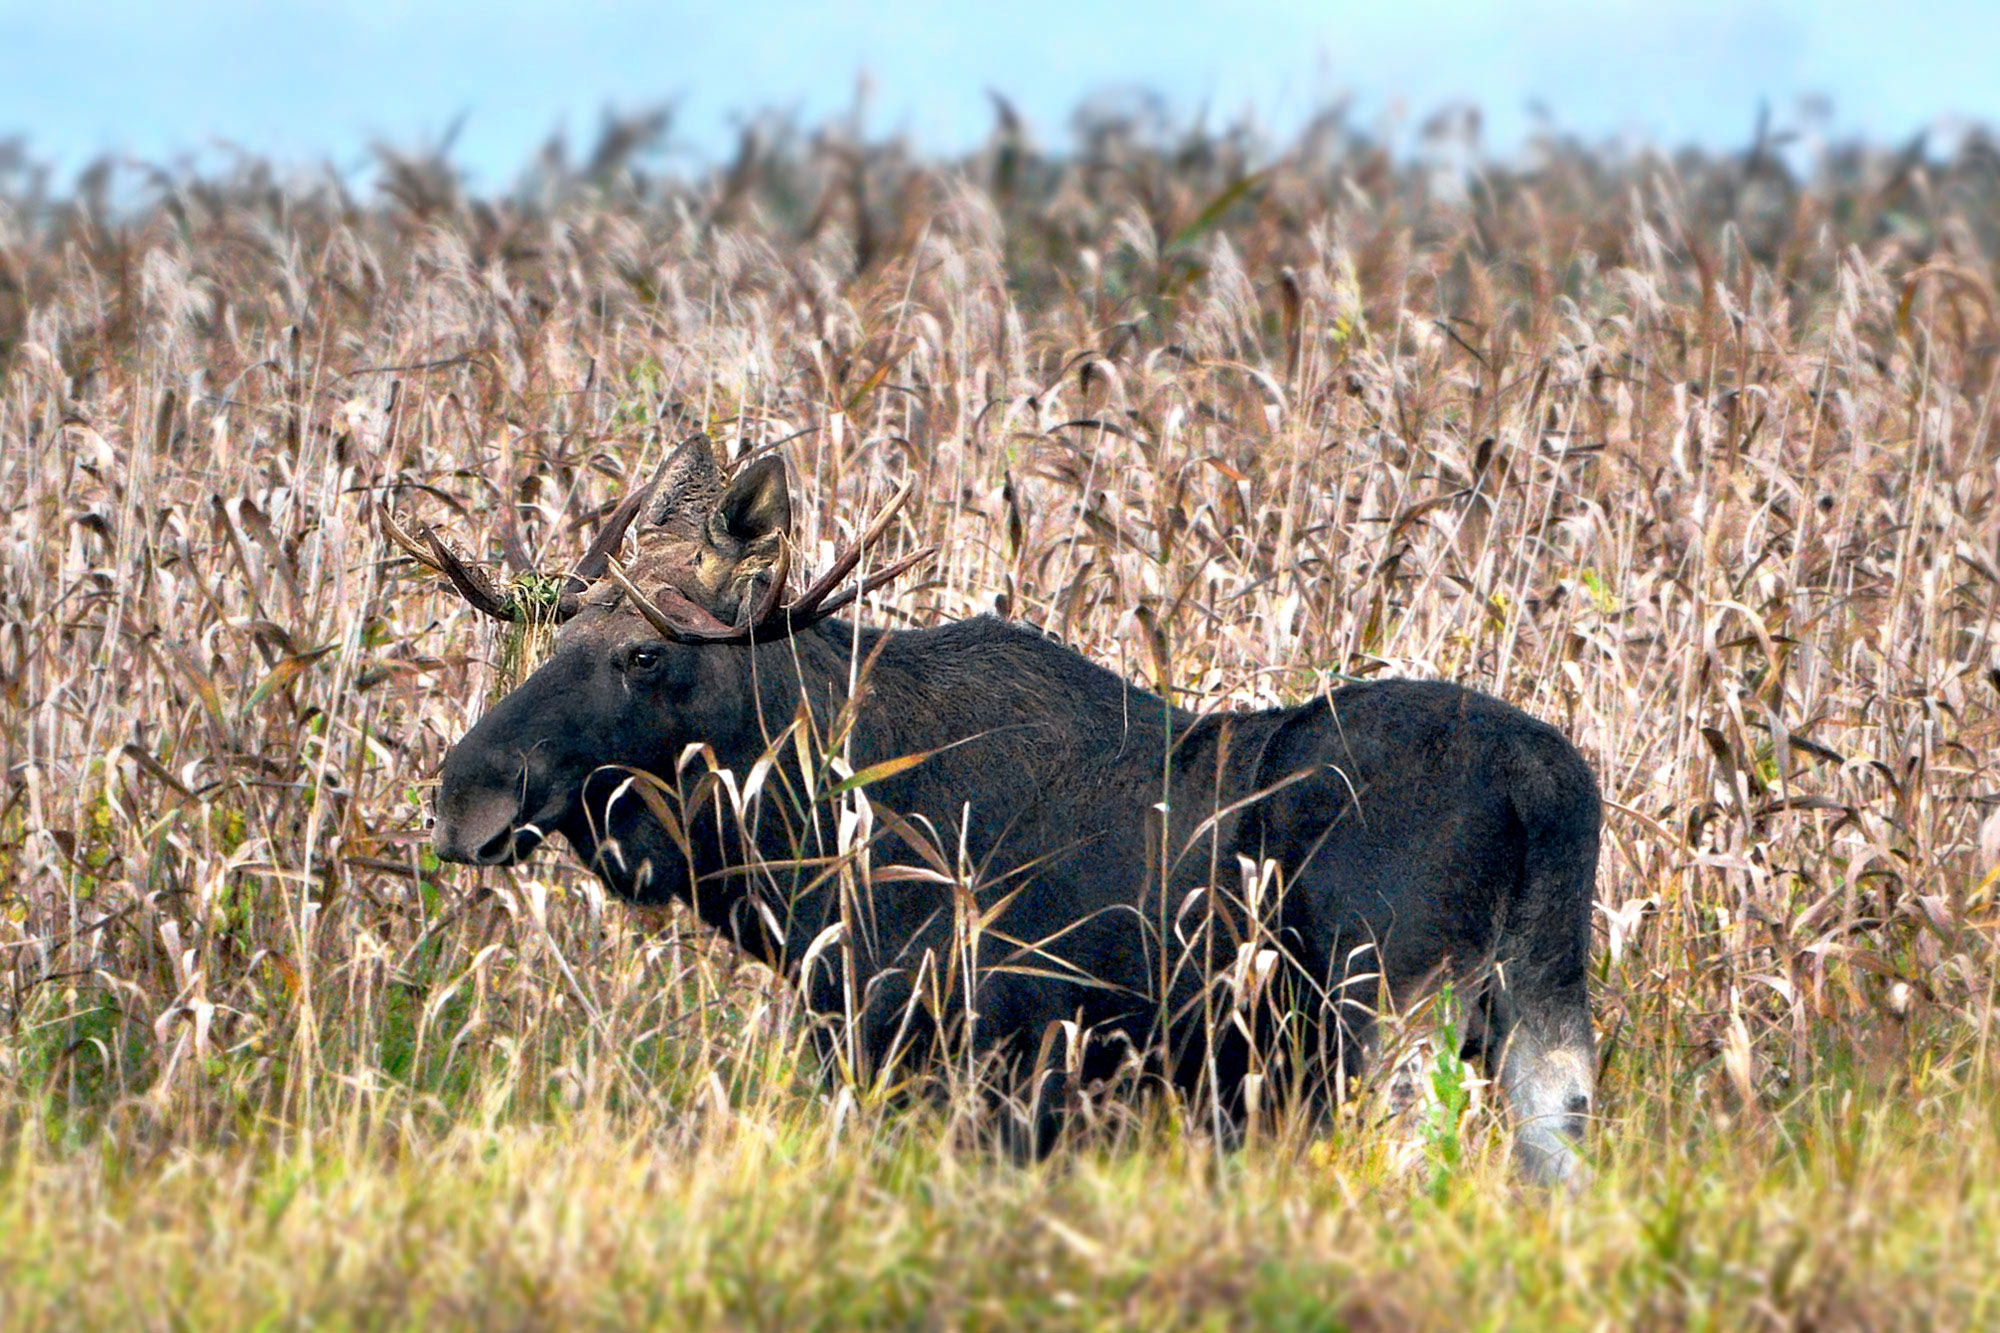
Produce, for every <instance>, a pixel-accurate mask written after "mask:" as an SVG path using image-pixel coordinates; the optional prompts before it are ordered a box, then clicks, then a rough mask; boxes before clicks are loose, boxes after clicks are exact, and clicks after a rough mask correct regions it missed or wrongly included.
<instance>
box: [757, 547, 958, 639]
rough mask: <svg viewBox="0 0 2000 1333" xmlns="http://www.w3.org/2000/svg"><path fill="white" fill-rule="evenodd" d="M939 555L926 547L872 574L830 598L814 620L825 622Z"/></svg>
mask: <svg viewBox="0 0 2000 1333" xmlns="http://www.w3.org/2000/svg"><path fill="white" fill-rule="evenodd" d="M937 553H938V548H937V547H935V546H926V547H925V548H924V549H923V550H921V551H918V552H916V553H915V554H913V555H906V556H904V557H903V558H902V559H901V560H898V561H897V562H896V563H895V564H893V565H889V566H887V567H886V568H883V569H878V570H876V571H875V572H874V573H873V574H870V575H869V576H868V577H867V578H865V579H863V580H862V581H861V583H860V584H859V585H858V586H856V587H853V588H849V589H848V590H847V591H845V592H843V593H841V594H840V595H839V596H836V597H829V598H828V599H827V600H826V601H824V602H822V603H820V604H819V606H818V607H816V608H814V610H813V612H812V616H813V619H814V620H824V619H825V618H826V617H828V616H830V615H832V614H833V613H834V612H836V611H838V610H840V609H841V608H842V607H844V606H846V605H847V604H848V603H850V602H852V601H853V600H854V599H855V598H857V597H865V596H867V595H868V594H869V593H871V592H874V591H875V590H876V589H877V588H880V587H883V586H885V585H887V584H889V583H891V582H893V581H894V580H896V579H898V578H900V577H902V576H903V574H905V573H906V572H908V571H909V570H912V569H915V568H916V567H917V566H918V565H921V564H922V563H923V562H924V561H926V560H928V559H930V558H931V557H932V556H934V555H936V554H937ZM806 623H810V622H806ZM790 628H792V629H795V630H798V629H804V628H805V624H802V623H800V622H799V621H797V620H793V621H792V622H791V626H790Z"/></svg>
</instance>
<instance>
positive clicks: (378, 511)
mask: <svg viewBox="0 0 2000 1333" xmlns="http://www.w3.org/2000/svg"><path fill="white" fill-rule="evenodd" d="M375 519H376V521H377V522H378V523H380V524H381V525H382V534H383V535H384V536H386V537H387V538H388V539H389V540H390V541H392V542H394V543H395V544H396V545H398V546H400V547H402V548H403V554H404V555H407V556H408V557H410V559H412V560H414V561H416V562H417V563H418V564H420V565H422V566H423V567H424V568H425V569H428V570H431V571H433V572H434V573H438V574H442V573H444V566H443V565H440V564H439V563H438V562H437V560H436V558H435V557H433V556H432V555H431V552H430V548H429V547H427V546H425V545H424V544H423V543H422V542H420V541H418V540H417V539H416V538H415V537H412V536H411V535H410V534H409V533H408V532H407V531H405V530H404V528H403V525H402V524H400V523H398V522H397V521H396V516H395V515H394V514H392V513H390V512H389V506H388V505H385V504H383V503H382V502H381V501H379V500H378V501H376V503H375ZM417 526H418V527H419V528H420V529H423V530H424V531H426V532H428V531H429V529H427V528H424V525H423V524H421V523H419V524H418V525H417Z"/></svg>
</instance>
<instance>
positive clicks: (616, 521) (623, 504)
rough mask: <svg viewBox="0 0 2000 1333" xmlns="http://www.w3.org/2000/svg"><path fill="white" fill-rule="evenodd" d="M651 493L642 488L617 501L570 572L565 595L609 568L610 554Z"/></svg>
mask: <svg viewBox="0 0 2000 1333" xmlns="http://www.w3.org/2000/svg"><path fill="white" fill-rule="evenodd" d="M652 493H653V488H652V487H651V486H645V487H642V488H641V489H639V490H637V491H635V492H633V493H632V494H631V495H628V496H626V497H625V498H624V499H623V500H621V501H619V504H618V507H617V508H616V509H614V510H612V511H611V517H610V518H607V519H606V520H604V526H603V527H602V528H600V529H598V532H597V536H595V537H593V538H592V539H591V542H590V546H589V547H588V548H587V549H586V550H585V551H584V553H583V558H582V559H581V560H578V561H577V562H576V568H574V569H572V570H571V571H570V574H569V582H568V584H567V585H566V586H565V589H564V590H565V591H566V592H582V591H583V590H584V589H585V588H588V587H589V586H590V585H591V584H593V583H595V582H596V581H597V580H598V579H600V578H602V577H604V572H605V570H606V569H607V568H608V567H609V566H610V564H611V553H612V552H613V551H616V550H617V549H618V547H619V546H620V545H621V544H622V543H623V542H624V540H625V531H626V529H628V528H630V527H631V526H632V520H633V519H634V518H635V517H637V515H638V513H639V510H640V508H641V507H643V506H644V505H645V503H646V497H647V496H649V495H651V494H652Z"/></svg>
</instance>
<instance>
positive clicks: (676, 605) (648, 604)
mask: <svg viewBox="0 0 2000 1333" xmlns="http://www.w3.org/2000/svg"><path fill="white" fill-rule="evenodd" d="M915 489H916V481H915V479H914V478H912V479H911V480H909V481H906V482H904V483H903V488H902V489H901V490H899V491H897V492H896V494H895V495H894V496H893V497H891V498H890V500H889V503H888V504H887V505H885V506H883V508H882V511H881V512H880V513H878V514H876V515H875V518H874V520H873V521H872V522H871V523H869V525H868V527H867V529H866V530H865V531H864V532H863V533H862V534H861V536H860V537H858V538H857V539H856V540H855V541H854V543H853V544H852V545H851V546H849V547H848V548H847V549H846V550H845V551H842V552H841V553H840V555H839V556H838V557H837V558H836V559H835V560H834V562H833V564H832V566H831V567H830V568H829V569H828V570H827V571H826V573H824V574H822V575H820V577H819V578H818V579H816V580H814V582H813V584H812V586H811V587H809V588H807V589H806V590H805V592H804V593H803V594H801V595H800V597H799V599H798V600H797V601H795V602H792V603H790V604H789V605H781V604H780V601H779V599H780V597H781V596H782V594H783V592H784V587H785V575H786V573H787V572H788V570H789V568H790V556H791V552H790V549H789V547H781V548H780V554H779V559H778V568H777V569H776V570H775V571H774V573H773V575H772V577H771V581H770V583H769V584H768V585H766V587H765V589H764V595H763V596H762V597H760V598H758V600H757V604H756V606H755V607H754V608H753V609H752V611H751V613H750V615H749V616H748V617H746V618H745V620H744V621H743V623H741V624H738V625H731V624H728V623H727V622H725V621H723V620H721V619H720V618H718V617H717V616H716V615H715V614H714V613H713V612H711V611H709V610H708V609H706V608H705V607H702V606H699V605H697V604H696V603H695V602H694V601H693V600H692V599H691V598H689V597H688V596H686V595H685V594H684V593H682V592H681V591H680V590H679V589H678V588H673V587H664V588H661V589H660V591H659V594H658V597H657V599H655V598H653V597H648V596H647V595H646V594H645V593H644V592H642V591H641V590H640V589H639V587H638V585H637V584H635V583H633V582H632V580H631V579H629V578H627V577H626V575H625V571H624V570H623V569H621V568H619V566H618V562H617V561H615V560H611V561H608V562H607V564H606V569H605V572H606V573H608V574H609V575H610V577H611V581H612V582H613V583H616V584H617V585H618V586H619V587H620V588H622V589H624V591H625V595H626V596H627V597H629V598H631V599H632V605H633V607H634V608H635V609H636V610H637V611H638V612H639V614H640V615H642V616H644V617H645V618H646V623H647V624H649V625H651V626H652V627H653V628H654V629H655V630H657V631H658V632H659V633H660V635H661V637H663V638H668V639H673V640H675V641H676V642H679V643H768V642H769V641H771V640H772V639H782V638H784V637H786V636H787V635H791V634H796V633H798V632H799V631H800V630H802V629H806V628H807V627H809V626H812V625H816V624H818V623H819V622H820V621H822V620H825V619H826V618H827V617H828V616H830V615H832V614H833V613H834V612H836V611H838V610H840V609H841V608H842V607H844V606H846V605H848V604H849V603H850V602H852V601H854V600H855V599H856V598H858V597H863V596H866V595H867V594H868V593H871V592H873V591H875V589H877V588H880V587H882V586H883V585H884V584H887V583H889V582H890V581H891V580H893V579H895V578H897V577H898V576H900V575H901V574H903V573H904V572H906V571H908V570H909V569H911V568H913V567H915V566H916V565H918V564H921V563H922V562H923V561H925V560H928V559H930V558H931V557H932V556H934V555H936V554H937V551H938V548H937V547H935V546H926V547H924V548H923V549H922V550H921V551H917V552H915V553H913V554H911V555H907V556H904V557H903V558H902V559H901V560H898V561H896V562H894V563H893V564H891V565H888V566H887V567H885V568H883V569H880V570H877V571H876V572H875V573H873V574H870V575H869V576H868V577H867V578H865V579H863V580H861V582H860V583H858V584H856V585H855V586H853V587H851V588H849V589H847V590H846V591H845V592H842V593H840V594H839V595H838V596H835V595H834V590H835V589H836V588H838V587H839V586H840V584H841V583H842V581H843V580H845V579H846V578H847V576H848V575H849V574H852V573H853V572H854V570H855V567H856V566H858V565H859V564H860V563H861V557H862V555H863V554H864V553H865V552H866V551H867V550H868V548H869V547H870V546H873V545H874V544H875V543H876V542H878V541H880V540H881V539H882V534H883V533H885V532H887V531H888V530H889V521H890V520H891V519H893V518H894V517H895V516H896V513H897V511H898V510H900V509H901V508H902V507H903V506H904V505H905V504H906V503H908V502H909V498H910V493H911V492H912V491H913V490H915Z"/></svg>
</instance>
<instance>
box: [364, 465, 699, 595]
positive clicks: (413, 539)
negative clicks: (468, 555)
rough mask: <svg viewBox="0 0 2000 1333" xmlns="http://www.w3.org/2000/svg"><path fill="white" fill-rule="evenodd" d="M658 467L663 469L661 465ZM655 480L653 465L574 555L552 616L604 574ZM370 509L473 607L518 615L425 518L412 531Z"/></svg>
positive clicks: (384, 511) (380, 508)
mask: <svg viewBox="0 0 2000 1333" xmlns="http://www.w3.org/2000/svg"><path fill="white" fill-rule="evenodd" d="M661 471H664V465H663V466H662V469H661ZM659 484H660V472H659V471H656V472H654V473H653V478H652V480H651V481H648V482H647V483H646V484H645V485H644V486H642V487H640V488H639V489H638V490H637V491H634V492H633V493H632V494H631V495H628V496H626V497H625V499H624V500H623V501H622V502H620V504H619V505H618V507H617V508H616V509H614V510H612V511H611V517H610V518H608V519H606V520H605V521H604V526H603V527H602V528H600V529H599V530H598V533H597V536H596V537H594V538H592V539H591V543H590V545H589V547H588V548H586V549H585V551H584V553H583V559H581V560H579V561H577V563H576V568H574V569H573V570H571V571H570V575H569V578H568V579H567V580H566V581H565V582H564V584H563V590H562V594H561V596H560V597H559V598H558V599H557V601H556V619H557V620H568V619H569V618H570V617H571V616H573V615H575V614H576V613H577V611H578V610H580V609H581V607H582V603H581V602H580V601H579V600H578V599H579V598H580V597H581V595H582V593H583V591H584V589H586V588H588V587H589V586H590V585H591V584H593V583H595V582H597V580H599V579H601V578H603V577H604V571H605V568H606V566H607V565H609V564H610V562H611V553H612V552H613V551H616V550H617V549H618V547H619V544H620V543H622V542H623V541H624V540H625V533H626V531H627V530H628V529H630V528H631V526H632V520H633V519H634V518H636V517H637V516H638V514H639V511H640V510H641V509H643V508H645V506H646V501H647V500H648V499H650V498H651V497H652V494H653V491H654V490H655V489H656V488H657V487H658V486H659ZM375 512H376V517H377V518H378V519H379V520H380V521H381V524H382V531H383V533H384V534H385V535H386V536H387V537H388V538H389V540H390V541H392V542H394V543H395V544H396V545H397V546H400V547H402V548H403V553H404V554H405V555H407V556H409V557H410V558H411V559H412V560H415V561H416V562H417V563H418V564H420V565H422V566H423V567H424V568H426V569H429V570H431V571H433V572H435V573H438V574H442V575H444V576H445V578H446V579H448V580H450V582H451V586H452V587H453V589H455V590H456V591H457V593H458V595H459V596H461V597H463V598H464V599H465V600H466V601H468V602H470V603H471V604H472V606H473V607H474V609H476V610H478V611H482V612H484V613H485V614H487V615H489V616H491V617H493V618H494V619H495V620H500V621H505V622H507V623H509V624H511V623H513V622H514V621H516V620H519V619H520V618H521V606H520V603H518V602H517V601H515V600H514V599H513V598H511V597H509V596H508V595H507V594H505V593H503V592H501V591H500V590H499V589H498V588H496V587H494V586H493V580H492V579H490V578H488V577H487V576H486V574H485V573H484V572H482V571H481V570H478V569H476V568H474V567H473V566H471V565H468V564H466V563H465V562H464V561H463V560H461V559H459V558H458V555H457V553H456V552H454V551H453V550H452V549H451V548H450V547H449V546H447V545H446V544H445V542H444V539H443V538H442V537H439V536H438V535H437V531H436V530H435V529H433V528H432V527H431V526H430V524H428V523H419V524H417V530H416V532H415V533H414V534H412V533H411V532H410V531H409V530H408V529H406V528H404V527H403V525H402V524H400V523H398V522H397V521H396V516H395V515H394V514H392V513H390V512H389V506H387V505H385V504H378V505H376V506H375Z"/></svg>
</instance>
